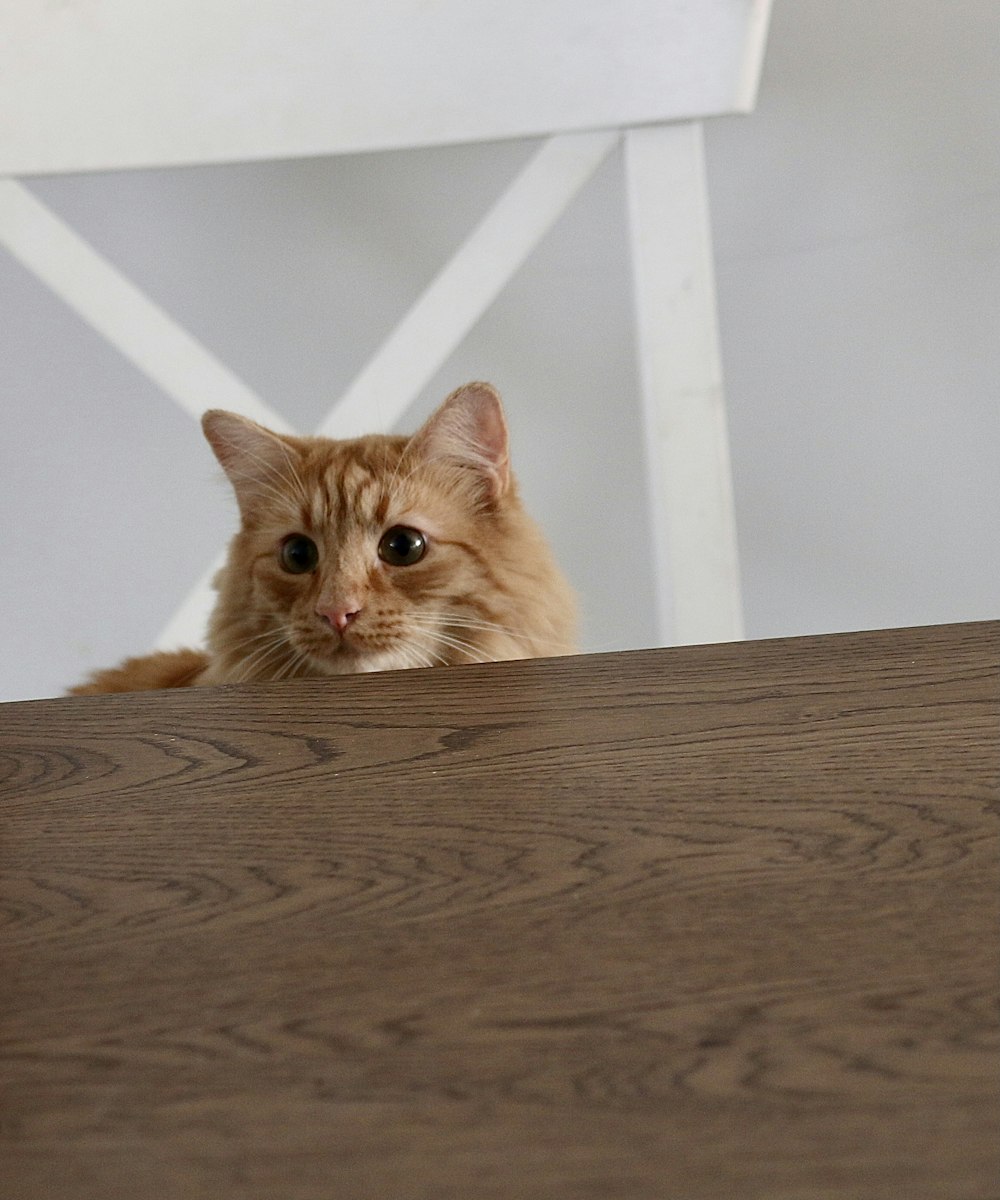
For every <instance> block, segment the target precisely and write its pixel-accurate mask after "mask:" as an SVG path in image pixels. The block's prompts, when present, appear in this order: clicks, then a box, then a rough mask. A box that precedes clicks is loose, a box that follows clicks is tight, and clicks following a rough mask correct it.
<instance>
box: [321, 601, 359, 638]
mask: <svg viewBox="0 0 1000 1200" xmlns="http://www.w3.org/2000/svg"><path fill="white" fill-rule="evenodd" d="M360 611H361V610H360V609H359V608H356V607H355V606H354V605H353V604H342V605H340V606H339V607H338V608H318V609H316V613H317V615H318V616H320V617H322V618H323V619H324V620H325V621H329V622H330V624H331V626H332V627H333V628H334V629H337V630H339V631H340V632H341V633H343V632H344V630H345V629H346V628H347V627H348V625H350V623H351V622H352V621H353V620H354V619H355V618H356V617H357V616H358V614H359V613H360Z"/></svg>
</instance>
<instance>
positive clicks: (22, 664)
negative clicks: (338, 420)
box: [0, 0, 1000, 699]
mask: <svg viewBox="0 0 1000 1200" xmlns="http://www.w3.org/2000/svg"><path fill="white" fill-rule="evenodd" d="M998 35H1000V5H998V4H997V3H996V2H995V0H975V2H972V0H952V2H950V3H949V4H947V5H940V4H938V3H934V2H931V0H891V2H886V3H882V4H878V5H872V4H868V3H862V2H860V0H850V2H846V0H845V2H842V3H840V4H837V5H831V4H829V3H828V2H826V0H776V9H775V13H774V18H773V23H772V30H771V39H770V43H769V49H768V56H767V60H766V62H765V69H764V78H763V85H762V89H761V97H760V104H759V108H758V111H757V113H756V114H755V115H754V116H752V117H750V118H733V119H725V120H720V121H716V122H713V123H712V124H711V125H710V127H709V130H708V151H709V172H710V189H711V195H712V203H713V223H714V229H715V238H716V256H717V268H718V291H719V303H720V316H721V325H722V335H723V355H724V361H725V367H726V376H727V389H728V396H729V404H730V412H731V427H732V438H733V458H734V469H735V479H736V496H737V506H738V514H739V529H740V539H741V551H742V559H743V572H744V591H745V600H746V607H747V618H748V619H747V625H748V632H749V635H750V636H751V637H762V636H772V635H784V634H794V633H803V632H827V631H832V630H838V629H849V628H861V627H876V626H888V625H901V624H916V623H922V622H935V621H953V620H967V619H974V618H979V617H995V616H998V615H1000V571H998V569H997V555H996V551H995V542H996V536H997V530H998V528H1000V471H998V470H997V466H996V463H997V458H998V450H1000V403H998V400H1000V396H998V386H997V380H998V379H1000V337H998V334H1000V55H998V54H997V52H996V51H997V45H998V44H1000V36H998ZM530 151H531V147H530V145H528V144H526V143H506V144H501V145H497V146H492V147H454V148H448V149H440V150H433V151H421V152H410V151H407V152H400V153H394V154H390V155H385V156H372V157H365V156H357V157H350V158H345V159H336V160H322V159H320V160H301V161H296V162H289V163H281V164H269V165H263V166H262V165H253V166H227V167H200V168H187V169H174V170H169V171H139V172H128V173H117V174H112V175H101V176H74V177H62V178H46V179H38V180H35V181H33V182H32V184H31V187H32V190H33V191H34V192H35V194H36V195H37V196H38V197H39V198H40V199H42V200H43V201H45V203H47V204H49V205H50V206H51V207H52V208H53V209H54V210H55V211H56V212H58V213H60V214H62V215H64V216H65V217H66V218H67V219H68V220H69V221H70V222H71V223H72V224H73V225H74V227H75V228H77V229H78V230H79V231H80V232H81V233H83V234H84V235H85V236H86V237H87V238H88V239H90V240H91V241H92V242H93V244H94V245H95V246H97V247H98V248H99V249H100V250H101V251H102V252H103V253H104V254H105V255H106V256H107V257H108V258H110V259H111V260H112V261H113V262H114V263H116V264H118V265H119V266H121V267H122V268H123V269H124V270H125V271H126V272H127V273H128V274H129V275H130V276H131V277H132V278H133V279H134V280H135V281H136V282H137V283H139V284H140V285H141V286H142V287H143V288H144V289H145V290H146V291H147V292H148V293H149V294H150V295H151V296H153V297H154V298H155V299H157V300H158V301H159V302H161V303H162V304H163V306H164V307H165V308H166V309H167V310H168V311H169V312H171V313H172V314H173V315H175V316H176V317H177V318H178V319H179V320H180V321H181V322H182V323H183V324H184V325H186V326H187V327H188V328H189V329H191V330H192V332H194V333H195V334H196V335H197V336H198V337H199V338H201V339H202V340H203V341H204V342H205V344H206V345H207V346H208V347H209V348H210V349H211V350H213V351H214V352H215V353H216V354H218V355H219V356H220V357H221V358H222V359H223V361H225V362H226V363H227V364H229V365H230V366H231V367H232V368H233V369H234V370H235V371H236V372H237V373H238V374H240V375H241V376H242V377H243V378H244V379H245V380H246V381H247V382H248V383H249V384H250V385H251V386H252V387H254V388H255V389H257V390H258V391H259V392H260V393H261V394H262V395H263V396H265V397H266V398H267V399H268V400H269V401H270V402H271V403H272V404H273V405H274V406H275V407H277V408H278V409H280V410H281V411H282V412H284V413H285V414H286V415H287V416H288V418H289V419H291V420H293V421H294V422H296V423H297V424H298V425H300V426H301V427H303V428H307V427H310V426H312V425H313V424H315V423H316V421H317V420H318V419H319V417H320V416H321V415H322V414H323V413H324V412H325V410H326V408H327V407H328V405H329V404H330V402H331V401H332V400H333V399H335V398H336V396H337V395H338V394H339V393H340V392H341V391H342V390H343V389H344V388H345V387H346V385H347V384H348V383H349V381H350V380H351V378H352V376H353V375H354V373H355V371H356V370H357V368H358V367H359V366H360V365H361V364H362V363H363V362H364V361H365V359H366V358H367V356H368V355H369V354H370V352H371V351H372V350H373V349H374V348H375V346H377V345H378V343H379V341H380V340H381V338H382V337H383V336H384V335H385V334H386V333H387V332H388V331H389V329H391V327H392V325H393V323H394V321H395V319H396V318H397V317H398V316H399V315H400V314H401V313H402V312H404V311H405V309H406V308H407V306H408V304H409V302H410V301H411V300H412V299H413V298H415V296H416V295H417V294H418V292H419V290H420V288H421V287H422V286H423V284H424V283H426V281H427V280H428V278H429V277H430V275H431V273H432V272H433V271H434V270H435V268H436V267H437V265H438V264H439V263H440V261H441V259H442V257H444V255H445V254H446V253H447V250H448V249H449V248H450V247H452V246H454V245H456V244H457V243H458V242H459V241H460V240H461V237H462V235H463V234H464V233H465V232H466V231H467V230H468V229H469V228H470V227H471V226H472V225H473V224H474V222H475V221H476V219H477V218H478V216H479V215H480V214H481V212H482V211H483V209H484V207H485V206H486V205H487V204H488V203H489V201H490V200H491V199H492V198H493V197H494V196H495V195H496V193H497V192H498V190H499V189H500V188H501V187H502V186H503V184H504V183H505V182H506V181H507V180H508V179H510V178H511V177H512V176H513V174H514V173H515V172H516V170H517V169H518V167H519V166H520V165H521V164H522V163H523V162H524V161H525V160H526V158H527V156H528V154H529V153H530ZM620 166H621V164H620V162H619V161H617V160H612V161H610V162H609V163H607V164H606V165H605V167H603V168H602V169H601V171H600V172H599V174H598V175H597V176H596V177H595V179H594V180H593V181H592V183H591V184H590V185H588V187H587V189H586V190H585V192H584V193H583V194H582V195H581V196H580V198H579V199H578V201H577V202H576V203H575V204H574V206H573V207H572V209H571V210H570V211H569V212H568V213H567V214H566V216H565V218H564V219H563V220H562V221H561V222H560V224H559V225H558V226H557V227H556V229H555V230H554V231H553V233H552V234H551V235H550V236H549V238H548V239H547V240H546V241H545V243H544V244H543V245H542V246H541V247H540V248H539V250H538V252H537V253H536V254H535V255H534V257H533V258H532V259H531V261H530V262H529V263H528V264H527V266H526V267H525V268H524V269H523V270H522V271H521V273H520V274H519V275H518V276H517V277H516V279H515V280H514V282H513V284H512V285H511V286H510V288H509V289H508V290H507V291H506V292H505V293H504V295H503V296H502V297H501V299H500V300H499V301H498V303H497V304H496V305H495V306H494V308H493V309H492V310H491V311H490V312H489V313H488V314H487V316H486V317H485V318H484V319H483V320H482V321H481V322H480V324H479V325H478V326H477V327H476V329H475V330H474V331H473V333H472V334H471V335H470V337H469V338H468V339H467V341H466V343H465V344H464V345H463V346H462V347H461V349H460V350H459V352H458V353H457V354H456V355H455V356H454V358H453V360H452V361H451V362H450V363H449V364H448V365H447V367H446V368H445V369H444V370H442V372H441V373H440V375H439V377H438V379H437V380H436V381H435V382H434V384H433V385H432V386H431V387H430V388H429V389H428V390H427V393H426V395H425V397H424V398H423V399H422V401H421V402H420V403H419V404H418V405H417V406H415V407H414V409H413V410H411V412H410V414H409V415H408V419H407V420H406V421H405V422H404V423H403V424H404V426H406V427H414V426H415V425H416V424H417V423H418V422H419V420H420V419H421V417H422V415H423V414H424V412H426V411H427V410H428V409H429V408H430V407H431V406H432V405H433V403H435V402H436V400H438V399H439V398H440V397H441V396H443V395H444V394H445V392H447V391H448V390H450V389H451V387H453V386H454V385H455V384H456V383H458V382H461V381H462V380H464V379H467V378H471V377H476V376H480V377H481V376H486V377H488V378H491V379H493V380H494V381H495V382H497V383H498V385H499V386H500V387H501V388H502V390H503V391H504V392H505V395H506V397H507V401H508V408H509V412H510V416H511V423H512V427H513V433H514V454H515V465H516V466H517V467H518V468H519V474H520V476H521V479H522V483H523V485H524V488H525V491H526V493H527V495H528V498H529V501H530V503H531V505H532V507H533V509H534V510H535V511H536V513H537V514H538V515H539V517H540V518H541V519H542V521H543V523H544V524H545V526H546V528H547V529H548V531H549V533H550V535H551V537H552V539H553V541H554V542H555V544H556V547H557V550H558V552H559V555H560V557H561V559H562V560H563V562H564V564H565V566H566V568H567V570H568V571H569V573H570V574H571V576H572V577H573V579H574V581H575V582H576V583H577V586H578V587H579V589H580V591H581V593H582V597H583V604H584V611H585V620H586V642H587V648H589V649H597V648H601V649H605V648H607V649H613V648H619V647H628V646H640V645H648V644H650V643H651V642H652V641H653V640H654V630H653V604H652V581H651V572H650V561H649V553H648V547H649V545H650V539H651V537H652V536H653V531H651V530H650V528H649V523H648V520H647V518H646V515H645V511H644V507H643V488H642V481H641V479H640V478H639V476H638V473H637V471H636V464H637V463H638V462H639V461H640V455H641V449H640V442H639V418H638V402H637V388H636V378H635V370H634V366H633V355H632V333H631V324H630V285H629V274H628V264H627V258H626V247H625V237H624V228H623V219H624V196H623V191H622V182H621V174H620ZM373 218H374V219H373ZM0 360H2V362H3V369H2V372H0V406H2V410H0V413H2V424H0V438H2V442H0V454H2V463H3V471H2V475H0V503H2V505H3V510H4V518H5V519H4V521H3V522H2V528H0V556H2V562H3V567H4V570H3V575H2V583H0V613H2V616H3V621H4V624H3V629H4V632H3V636H2V641H0V649H2V660H0V699H15V698H27V697H32V696H43V695H52V694H56V693H58V692H59V691H60V690H61V689H62V688H63V687H65V686H66V685H67V684H69V683H71V682H72V681H74V680H75V679H77V678H79V677H80V676H81V675H82V674H84V673H85V672H86V671H87V670H89V669H91V668H92V667H94V666H99V665H106V664H110V663H112V662H115V661H117V660H118V659H120V658H121V657H123V656H125V655H126V654H129V653H137V652H141V651H142V650H144V649H145V648H147V647H148V645H149V644H150V642H151V640H152V639H153V638H154V637H155V636H156V634H157V633H158V631H159V629H160V628H161V627H162V625H163V624H164V623H165V622H166V620H167V618H168V617H169V615H170V613H171V612H172V610H173V607H174V605H175V604H176V602H177V600H178V599H179V598H180V597H181V596H183V595H184V594H185V593H186V591H187V589H188V588H189V586H190V585H191V583H193V581H194V579H195V578H197V576H198V575H199V574H200V573H201V571H202V570H203V569H204V566H205V565H206V563H207V562H208V561H209V560H210V559H211V557H212V556H213V554H214V553H215V552H216V551H217V550H218V548H219V547H220V546H221V545H222V543H223V542H224V541H225V539H226V537H227V536H228V533H229V532H230V531H231V530H232V528H233V523H234V509H233V506H232V505H231V503H230V502H229V498H228V495H227V491H226V487H225V485H224V484H222V483H220V482H218V474H219V473H218V472H217V470H216V469H215V467H214V461H213V460H212V458H211V456H210V454H209V453H208V450H207V448H206V447H204V446H203V444H202V443H201V441H200V435H199V433H198V431H197V427H196V426H195V425H194V423H193V422H192V421H191V420H190V419H189V418H188V417H186V416H185V415H184V414H182V413H181V412H180V411H179V410H177V409H176V408H175V407H174V405H173V404H172V403H171V402H170V401H168V400H166V399H164V398H163V397H162V396H160V395H158V394H157V392H156V389H155V388H154V387H153V385H152V384H150V383H148V382H147V381H146V380H145V379H144V378H143V377H142V376H141V375H140V374H139V373H138V372H137V371H136V370H135V369H134V368H132V367H131V366H130V365H129V364H128V363H126V362H124V361H123V360H122V359H121V358H119V357H118V356H117V355H116V353H115V352H114V351H112V350H110V349H109V348H108V347H107V346H106V345H105V344H104V343H103V342H101V340H100V339H99V338H98V337H97V336H96V335H95V334H93V333H92V332H91V331H90V330H89V329H88V328H87V327H86V326H84V325H82V324H81V323H80V321H79V320H78V319H77V318H76V317H75V316H73V315H72V314H70V313H69V312H68V311H67V310H66V309H65V308H64V307H63V306H62V305H61V304H60V303H59V302H58V301H56V300H55V299H54V298H53V297H52V296H51V295H49V294H48V293H47V292H46V290H45V289H44V288H43V287H42V285H41V284H39V283H38V282H37V281H35V280H34V279H33V278H32V277H31V276H30V275H29V274H28V273H27V272H25V271H24V270H23V269H22V268H21V267H19V266H18V265H17V264H16V263H14V262H13V261H12V260H10V259H9V258H6V257H0ZM211 403H212V397H210V396H207V397H206V398H205V404H206V407H208V406H209V405H210V404H211Z"/></svg>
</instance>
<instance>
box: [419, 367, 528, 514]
mask: <svg viewBox="0 0 1000 1200" xmlns="http://www.w3.org/2000/svg"><path fill="white" fill-rule="evenodd" d="M410 446H411V448H413V449H414V450H416V451H417V452H418V453H420V454H421V455H423V457H424V458H427V459H432V460H433V459H446V460H450V461H451V462H455V463H457V464H459V465H460V466H463V467H468V468H471V469H472V470H473V471H474V472H475V473H476V474H477V475H479V476H480V478H481V479H482V481H483V483H484V484H485V486H486V491H487V494H488V496H489V497H490V499H493V500H497V499H499V498H500V497H501V496H502V495H503V494H504V493H505V492H506V491H507V488H508V487H509V486H510V450H509V443H508V438H507V420H506V418H505V417H504V412H503V405H502V404H501V402H500V393H499V392H498V391H497V390H496V388H495V387H493V386H492V385H491V384H489V383H467V384H465V386H464V387H460V388H459V389H458V390H457V391H454V392H452V394H451V395H450V396H449V397H448V398H447V400H445V402H444V403H443V404H442V405H441V407H440V408H439V409H438V410H437V412H435V413H434V414H433V415H432V416H431V417H430V418H429V419H428V421H427V423H426V424H425V425H424V426H423V428H422V429H420V430H419V431H418V432H417V433H415V434H414V435H413V438H412V439H411V441H410Z"/></svg>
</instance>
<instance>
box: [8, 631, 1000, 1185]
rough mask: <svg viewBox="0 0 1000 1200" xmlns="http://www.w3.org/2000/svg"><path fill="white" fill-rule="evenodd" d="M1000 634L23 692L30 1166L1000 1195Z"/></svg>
mask: <svg viewBox="0 0 1000 1200" xmlns="http://www.w3.org/2000/svg"><path fill="white" fill-rule="evenodd" d="M998 801H1000V622H990V623H980V624H970V625H957V626H940V627H932V628H926V629H916V630H889V631H882V632H876V633H864V634H848V635H836V636H829V637H814V638H802V639H783V640H778V641H770V642H748V643H742V644H733V645H725V646H702V647H689V648H680V649H667V650H651V651H637V652H630V653H623V654H608V655H596V656H592V657H579V658H567V659H556V660H550V661H535V662H524V663H503V664H491V665H487V666H470V667H457V668H448V669H435V670H428V671H408V672H399V673H392V674H384V675H371V676H360V677H351V678H341V679H336V680H330V681H324V682H307V683H285V684H269V685H260V686H239V687H224V688H213V689H190V690H183V691H177V692H160V693H145V694H140V695H130V696H97V697H80V698H72V699H61V700H54V701H40V702H32V703H24V704H13V705H5V706H3V707H0V868H2V891H0V896H2V904H0V913H2V918H0V920H2V925H0V963H2V964H3V966H2V971H0V1060H2V1061H0V1193H3V1194H4V1195H6V1196H10V1197H12V1198H13V1197H17V1198H18V1200H32V1198H36V1197H45V1198H48V1197H52V1198H55V1197H59V1198H60V1200H62V1198H64V1197H73V1200H89V1198H91V1197H93V1198H95V1200H96V1198H97V1197H100V1198H101V1200H106V1198H107V1197H110V1196H115V1195H122V1196H128V1197H130V1198H142V1197H150V1198H154V1197H155V1200H173V1198H175V1197H177V1198H180V1197H183V1198H185V1200H186V1198H190V1197H206V1198H208V1197H211V1198H212V1200H225V1198H226V1197H261V1198H264V1197H267V1198H269V1200H270V1198H273V1197H282V1198H283V1200H299V1198H312V1197H316V1198H323V1200H329V1198H330V1197H337V1198H338V1200H343V1198H354V1197H359V1198H360V1197H378V1198H387V1200H394V1198H400V1197H401V1198H410V1197H428V1198H431V1197H433V1198H434V1200H449V1198H451V1200H483V1198H485V1200H493V1198H496V1200H499V1198H501V1197H503V1198H517V1200H531V1198H535V1197H537V1198H539V1200H542V1198H544V1200H563V1198H565V1200H580V1198H584V1197H592V1198H596V1197H622V1198H629V1200H636V1198H642V1200H645V1198H650V1200H652V1198H654V1197H655V1198H657V1200H661V1198H668V1200H673V1198H679V1200H699V1198H701V1197H705V1198H708V1197H712V1198H724V1200H734V1198H736V1200H739V1198H742V1197H755V1198H756V1197H762V1198H766V1200H820V1198H822V1200H830V1198H832V1197H844V1198H845V1200H848V1198H849V1200H867V1198H875V1197H878V1198H881V1197H885V1198H887V1200H888V1198H889V1197H891V1198H892V1200H900V1198H904V1197H905V1198H906V1200H919V1198H924V1197H941V1198H942V1200H987V1198H995V1197H996V1196H997V1194H998V1188H1000V1149H998V1147H1000V1138H998V1137H997V1134H998V1131H1000V1121H998V1112H1000V1108H998V1103H997V1101H998V1099H1000V1088H998V1083H1000V1065H998V1053H997V1031H998V1027H997V1021H996V1008H995V1001H996V997H997V987H998V978H1000V975H998V943H997V927H998V926H997V916H998V905H1000V889H998V887H997V883H998V869H997V868H998V861H1000V851H998V841H1000V837H998V834H1000V817H998V809H1000V805H998Z"/></svg>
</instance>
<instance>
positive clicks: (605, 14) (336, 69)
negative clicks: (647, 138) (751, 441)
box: [0, 0, 769, 175]
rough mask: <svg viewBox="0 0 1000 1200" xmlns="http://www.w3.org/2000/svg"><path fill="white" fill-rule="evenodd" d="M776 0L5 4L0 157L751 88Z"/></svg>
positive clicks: (380, 137) (695, 102)
mask: <svg viewBox="0 0 1000 1200" xmlns="http://www.w3.org/2000/svg"><path fill="white" fill-rule="evenodd" d="M768 8H769V0H697V2H693V0H587V3H580V0H504V2H503V3H498V2H497V0H375V2H373V3H358V0H254V3H252V4H251V3H248V2H247V0H141V2H137V0H78V2H73V3H48V4H46V3H40V2H39V0H4V3H3V4H2V5H0V174H8V175H27V174H34V173H43V172H53V171H76V170H97V169H107V168H114V167H127V166H146V165H153V166H161V165H170V164H181V163H193V162H230V161H235V160H253V159H264V158H281V157H294V156H300V155H315V154H335V153H344V152H349V151H358V150H368V149H389V148H396V147H403V146H422V145H432V144H441V143H447V142H463V141H483V140H490V139H496V138H504V137H512V136H524V135H544V134H550V133H557V132H566V131H571V130H586V129H597V128H612V127H617V128H621V127H624V126H629V125H637V124H643V123H647V122H653V121H666V120H678V119H686V118H691V117H702V116H707V115H711V114H716V113H724V112H734V111H744V110H746V109H748V108H749V107H751V105H752V102H753V95H754V92H755V90H756V82H757V76H758V73H759V69H760V50H761V47H762V44H763V31H764V29H765V27H766V22H767V12H768Z"/></svg>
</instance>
